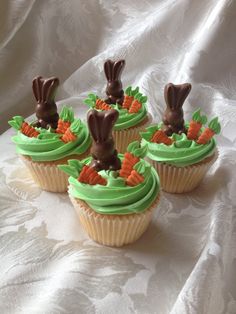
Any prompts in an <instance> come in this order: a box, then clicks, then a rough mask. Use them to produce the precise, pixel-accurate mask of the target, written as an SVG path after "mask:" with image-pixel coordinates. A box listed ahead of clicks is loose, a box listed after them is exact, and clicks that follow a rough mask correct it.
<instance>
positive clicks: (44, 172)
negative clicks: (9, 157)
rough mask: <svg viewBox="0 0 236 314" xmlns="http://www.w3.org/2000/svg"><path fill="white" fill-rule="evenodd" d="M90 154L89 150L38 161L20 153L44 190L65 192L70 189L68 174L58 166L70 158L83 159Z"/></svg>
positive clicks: (35, 179)
mask: <svg viewBox="0 0 236 314" xmlns="http://www.w3.org/2000/svg"><path fill="white" fill-rule="evenodd" d="M88 156H89V150H87V151H86V152H85V153H83V154H81V155H71V156H68V157H65V158H63V159H59V160H56V161H47V162H38V161H33V160H32V159H31V158H30V157H29V156H25V155H20V158H21V160H22V161H23V163H24V164H25V166H26V167H27V168H28V169H29V171H30V173H31V175H32V177H33V179H34V181H35V182H36V183H37V184H38V185H39V187H40V188H41V189H42V190H45V191H48V192H57V193H63V192H66V191H67V189H68V184H69V183H68V175H67V174H66V173H65V172H63V171H61V170H60V169H59V168H58V167H57V166H58V165H62V164H66V163H67V161H68V160H69V159H78V160H82V159H84V158H86V157H88Z"/></svg>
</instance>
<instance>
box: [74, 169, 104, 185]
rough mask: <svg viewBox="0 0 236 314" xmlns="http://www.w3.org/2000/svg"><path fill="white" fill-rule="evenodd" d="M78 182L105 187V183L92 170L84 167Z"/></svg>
mask: <svg viewBox="0 0 236 314" xmlns="http://www.w3.org/2000/svg"><path fill="white" fill-rule="evenodd" d="M78 181H79V182H81V183H87V184H90V185H95V184H100V185H106V184H107V181H106V179H104V178H103V177H102V176H101V175H100V174H99V173H98V172H97V171H96V170H95V169H94V168H92V167H89V166H87V165H84V166H83V168H82V171H81V172H80V175H79V178H78Z"/></svg>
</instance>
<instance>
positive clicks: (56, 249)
mask: <svg viewBox="0 0 236 314" xmlns="http://www.w3.org/2000/svg"><path fill="white" fill-rule="evenodd" d="M0 7H1V10H0V21H1V22H0V23H1V27H0V69H1V75H0V95H1V105H0V120H1V123H0V125H1V129H2V131H3V130H4V129H6V128H7V124H6V121H7V120H8V118H10V117H11V116H12V115H13V114H23V115H24V116H25V117H26V116H27V115H29V114H30V113H32V112H33V110H34V106H35V100H34V99H33V96H32V91H31V80H32V78H33V77H34V76H36V75H42V76H52V75H56V76H59V77H60V80H61V85H60V88H59V91H58V94H57V100H60V101H59V102H58V105H59V107H61V105H62V104H69V105H71V106H73V108H75V111H76V112H77V113H78V114H79V116H80V117H82V118H85V113H86V109H87V108H86V107H85V106H84V105H82V102H83V99H84V97H85V96H86V94H87V93H88V92H91V91H94V92H97V93H98V94H99V95H100V94H101V95H104V90H105V83H106V82H105V77H104V74H103V62H104V60H106V59H107V58H112V59H118V58H125V60H126V67H125V71H124V73H123V85H124V86H127V85H129V84H132V85H134V86H136V85H139V86H140V88H141V90H142V92H143V93H145V94H147V95H148V108H149V111H150V113H151V114H152V115H153V117H154V121H159V120H160V119H161V115H162V113H163V111H164V109H165V104H164V99H163V89H164V85H165V84H166V83H168V82H173V83H175V84H178V83H184V82H190V83H192V85H193V89H192V91H191V93H190V96H189V97H188V99H187V101H186V103H185V105H184V112H185V116H186V119H188V118H190V116H191V113H192V112H193V111H194V110H195V109H197V108H198V107H200V108H202V110H203V111H204V112H205V113H206V114H207V115H209V116H211V117H213V116H219V120H220V121H221V124H222V132H221V135H219V136H218V137H217V140H218V147H219V158H218V160H217V162H216V163H215V164H214V165H213V167H212V168H211V169H210V171H209V173H208V174H207V176H206V178H205V179H204V181H203V182H202V184H201V186H200V187H199V188H198V189H196V190H195V191H193V192H191V193H187V194H184V195H171V194H167V193H162V197H161V202H160V204H159V206H158V207H157V208H156V209H155V212H154V217H153V219H152V223H151V225H150V227H149V229H148V230H147V232H146V233H145V234H144V235H143V236H142V238H141V239H140V240H139V241H137V242H136V243H134V244H132V245H128V246H126V247H123V248H119V249H116V248H109V247H104V246H101V245H99V244H96V243H94V242H93V241H92V240H90V239H89V238H88V237H87V235H86V234H85V233H84V232H83V230H82V229H81V226H80V224H79V222H78V220H77V217H76V214H75V211H74V209H73V207H72V205H71V203H70V201H69V199H68V196H67V194H54V193H49V192H45V191H42V190H40V189H39V188H38V187H37V186H36V184H35V183H34V182H33V180H32V179H31V177H30V175H29V173H28V171H27V170H26V169H25V168H24V166H23V164H21V162H20V161H19V158H18V156H17V155H16V153H15V147H14V145H13V143H11V140H10V138H11V136H12V135H13V134H14V133H15V132H14V131H13V130H12V129H10V130H8V131H6V132H5V133H4V134H2V135H1V136H0V313H3V314H6V313H7V314H8V313H14V314H15V313H17V314H18V313H24V314H25V313H26V314H28V313H30V314H35V313H40V314H41V313H46V314H49V313H50V314H52V313H53V314H54V313H55V314H57V313H71V314H74V313H80V314H81V313H98V314H102V313H109V314H112V313H118V314H119V313H120V314H131V313H138V314H139V313H140V314H149V313H150V314H155V313H156V314H167V313H171V314H218V313H219V314H220V313H229V314H234V313H236V284H235V282H236V274H235V273H236V262H235V257H236V247H235V243H236V223H235V221H236V219H235V208H236V206H235V204H236V176H235V172H236V171H235V169H236V61H235V57H236V44H235V39H236V38H235V31H236V1H234V0H232V1H230V0H228V1H227V0H208V1H205V0H201V1H200V0H182V1H175V0H165V1H154V0H153V1H151V0H148V1H141V0H140V1H138V0H137V1H126V0H121V1H115V0H100V1H92V0H89V1H77V0H74V1H72V0H70V1H62V0H58V1H56V0H48V1H46V0H42V1H32V0H21V1H16V0H11V1H1V4H0Z"/></svg>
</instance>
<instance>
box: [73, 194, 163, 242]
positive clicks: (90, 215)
mask: <svg viewBox="0 0 236 314" xmlns="http://www.w3.org/2000/svg"><path fill="white" fill-rule="evenodd" d="M70 198H71V202H72V203H73V205H74V207H75V210H76V213H77V215H78V217H79V220H80V223H81V225H82V227H83V228H84V230H85V231H86V232H87V234H88V235H89V237H90V238H91V239H93V240H94V241H96V242H98V243H100V244H103V245H107V246H114V247H120V246H123V245H125V244H129V243H133V242H135V241H136V240H138V238H140V237H141V235H142V234H143V233H144V232H145V230H146V229H147V227H148V225H149V223H150V221H151V218H152V212H153V209H154V207H155V205H156V204H157V202H158V201H159V198H158V199H157V200H156V202H155V203H154V204H153V205H152V206H151V207H150V208H149V209H147V210H145V211H144V212H142V213H139V214H130V215H102V214H98V213H96V212H95V211H93V210H92V209H90V207H89V206H88V205H87V204H86V203H85V202H83V201H81V200H79V199H75V198H73V197H71V196H70Z"/></svg>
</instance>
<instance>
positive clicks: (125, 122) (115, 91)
mask: <svg viewBox="0 0 236 314" xmlns="http://www.w3.org/2000/svg"><path fill="white" fill-rule="evenodd" d="M124 66H125V60H119V61H116V62H113V61H111V60H107V61H106V62H105V64H104V71H105V75H106V78H107V87H106V94H107V98H106V99H105V100H103V99H101V98H100V97H99V96H97V95H95V94H89V95H88V98H87V99H85V101H84V103H85V104H86V105H88V106H89V107H90V108H94V109H97V110H101V111H105V110H110V109H116V110H117V111H118V112H119V117H118V120H117V121H116V124H115V126H114V129H113V136H114V140H115V143H116V148H117V149H118V151H119V152H120V153H125V152H126V149H127V146H128V144H129V143H131V142H133V141H140V140H141V138H140V135H139V132H141V131H143V130H144V129H145V127H146V126H147V125H148V124H150V122H151V116H150V114H148V112H147V106H146V102H147V97H146V96H144V95H143V94H142V93H141V92H140V91H139V87H135V88H133V87H132V86H129V87H127V88H126V89H125V92H124V91H123V87H122V82H121V79H120V78H121V73H122V71H123V69H124Z"/></svg>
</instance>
